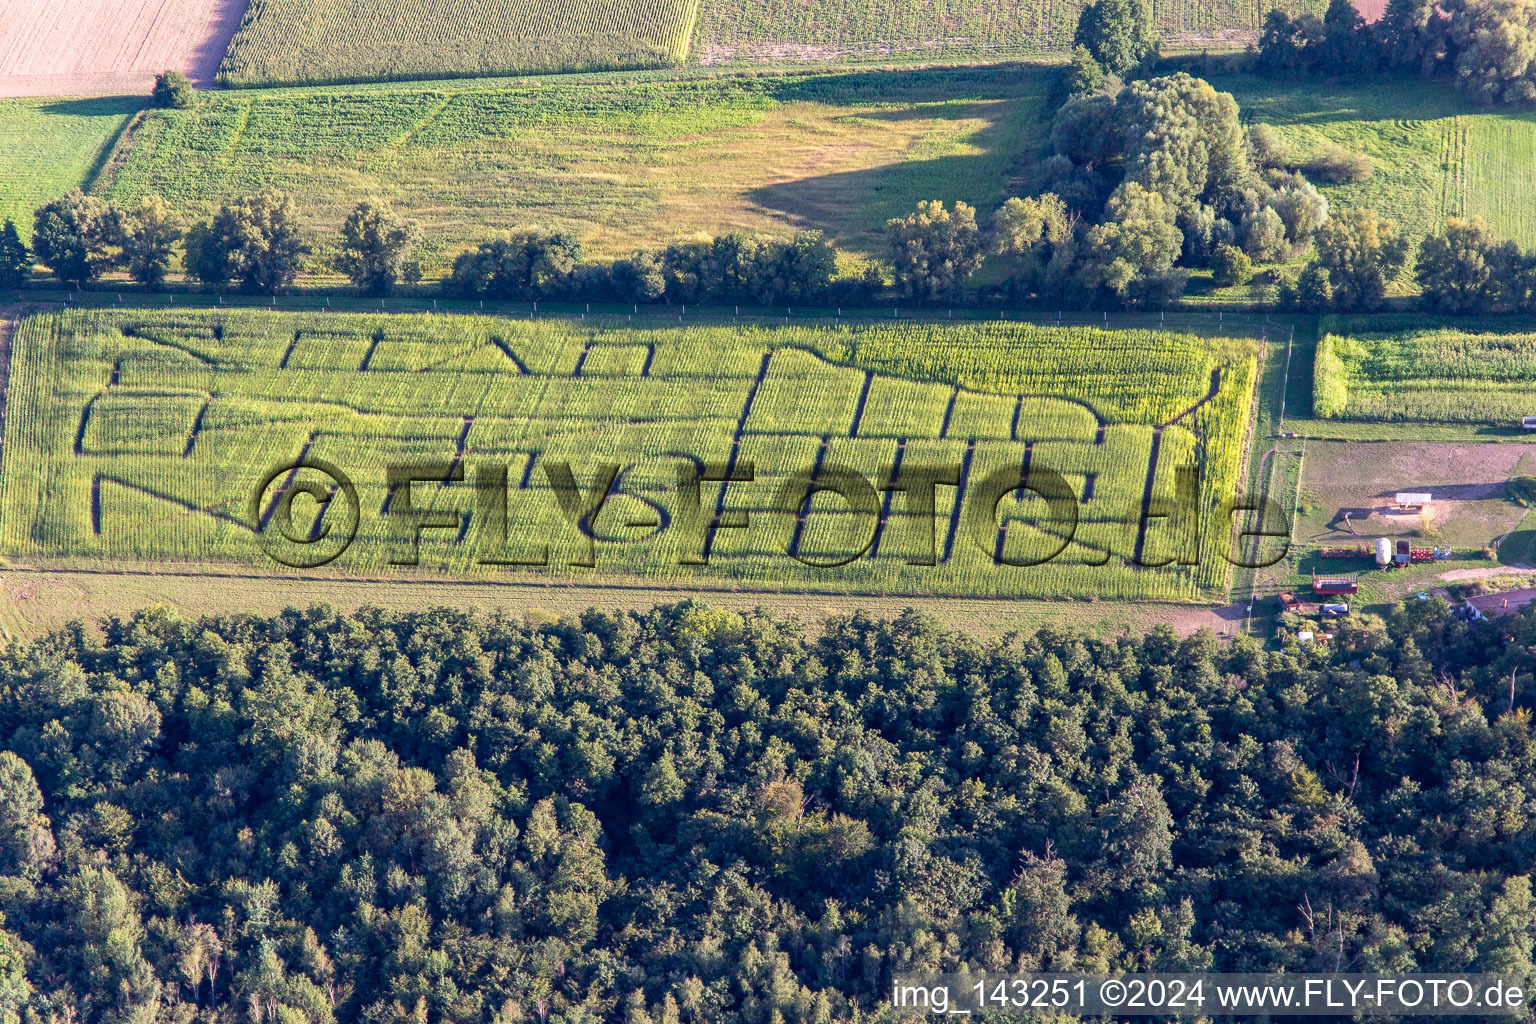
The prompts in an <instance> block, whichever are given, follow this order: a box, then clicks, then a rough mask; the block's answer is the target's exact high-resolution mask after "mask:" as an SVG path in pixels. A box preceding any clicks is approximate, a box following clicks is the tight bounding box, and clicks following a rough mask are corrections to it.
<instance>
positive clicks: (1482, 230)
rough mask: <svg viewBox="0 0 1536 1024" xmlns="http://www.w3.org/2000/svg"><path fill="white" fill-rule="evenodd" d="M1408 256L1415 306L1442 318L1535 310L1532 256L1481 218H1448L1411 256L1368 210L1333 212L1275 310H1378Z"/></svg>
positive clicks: (1393, 228)
mask: <svg viewBox="0 0 1536 1024" xmlns="http://www.w3.org/2000/svg"><path fill="white" fill-rule="evenodd" d="M1410 256H1413V280H1414V282H1415V283H1416V284H1417V285H1418V286H1419V291H1420V299H1419V302H1420V304H1421V305H1422V306H1424V307H1425V308H1426V309H1430V310H1433V311H1436V312H1441V313H1503V312H1517V311H1519V312H1529V311H1531V310H1533V309H1536V251H1529V250H1524V249H1521V248H1520V246H1519V245H1517V244H1516V243H1515V242H1513V241H1510V240H1507V239H1506V240H1500V239H1498V238H1497V237H1495V235H1494V233H1493V231H1492V230H1491V229H1490V228H1489V227H1488V224H1487V223H1486V222H1485V221H1484V220H1483V219H1482V218H1481V217H1466V218H1464V217H1451V218H1448V219H1447V220H1446V222H1445V226H1444V227H1443V229H1442V230H1440V231H1439V232H1436V233H1435V234H1431V235H1429V236H1427V237H1426V238H1425V239H1424V240H1423V241H1422V242H1421V243H1420V244H1419V247H1418V252H1417V254H1416V255H1414V254H1413V253H1412V251H1411V247H1410V245H1409V243H1408V240H1407V239H1406V238H1404V237H1403V236H1402V234H1400V233H1399V232H1398V229H1397V225H1396V224H1395V223H1394V222H1393V221H1391V220H1388V219H1386V218H1384V217H1381V216H1379V215H1378V214H1377V213H1376V212H1375V211H1373V210H1367V209H1345V210H1339V211H1336V212H1335V213H1334V214H1333V215H1332V216H1330V217H1329V218H1328V222H1327V223H1326V224H1325V225H1324V226H1323V228H1322V230H1321V231H1319V232H1318V234H1317V248H1316V254H1315V256H1314V258H1313V259H1312V260H1311V261H1310V262H1309V263H1308V264H1307V266H1306V267H1305V268H1304V269H1303V270H1302V272H1301V274H1300V276H1299V277H1297V278H1296V280H1294V281H1286V282H1284V283H1282V285H1281V289H1280V301H1281V304H1282V305H1283V306H1285V307H1287V308H1291V309H1300V310H1306V311H1310V312H1324V311H1329V310H1337V311H1341V312H1367V311H1370V310H1374V309H1378V308H1380V307H1381V305H1382V301H1383V299H1384V298H1385V297H1386V293H1387V290H1388V287H1389V286H1390V285H1391V284H1392V283H1393V282H1394V281H1395V280H1397V279H1398V277H1399V276H1400V275H1401V274H1402V273H1403V271H1404V270H1406V269H1407V267H1408V265H1409V258H1410Z"/></svg>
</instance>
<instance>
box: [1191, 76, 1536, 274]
mask: <svg viewBox="0 0 1536 1024" xmlns="http://www.w3.org/2000/svg"><path fill="white" fill-rule="evenodd" d="M1212 82H1213V84H1215V85H1216V86H1217V88H1220V89H1224V90H1227V91H1230V92H1231V93H1232V94H1233V95H1234V96H1235V97H1236V98H1237V102H1238V105H1239V106H1240V107H1241V108H1242V110H1243V115H1244V118H1245V119H1246V120H1250V121H1262V122H1265V123H1268V124H1272V125H1275V126H1276V127H1277V128H1279V129H1280V132H1281V134H1282V135H1283V136H1284V137H1285V138H1286V139H1287V140H1288V141H1289V142H1290V143H1291V144H1292V146H1293V147H1294V149H1295V151H1296V153H1297V155H1298V156H1300V157H1303V158H1305V157H1306V156H1308V155H1309V154H1311V153H1315V152H1316V151H1318V150H1320V149H1321V148H1322V147H1323V146H1324V145H1326V144H1327V143H1328V142H1336V143H1338V144H1339V145H1341V146H1343V147H1345V148H1346V149H1349V150H1353V151H1357V152H1362V153H1365V154H1367V155H1368V156H1370V157H1371V159H1372V160H1373V161H1375V164H1376V171H1375V173H1374V174H1373V175H1372V176H1371V178H1370V179H1368V180H1367V181H1363V182H1359V183H1355V184H1345V185H1328V186H1325V187H1324V189H1323V190H1324V192H1325V193H1326V194H1327V196H1328V198H1329V200H1330V201H1331V202H1334V203H1340V204H1344V205H1348V206H1368V207H1371V208H1372V209H1375V210H1377V211H1378V212H1380V213H1382V214H1384V215H1386V216H1388V217H1391V218H1392V219H1393V220H1396V221H1397V222H1398V224H1399V225H1401V226H1402V227H1403V229H1404V230H1405V231H1406V232H1407V233H1408V234H1409V235H1410V236H1413V237H1415V238H1417V237H1422V236H1423V235H1425V234H1427V233H1429V232H1430V231H1433V230H1436V229H1437V228H1439V227H1441V226H1443V225H1444V223H1445V218H1446V217H1448V216H1470V215H1473V214H1476V215H1477V216H1480V217H1483V218H1484V219H1485V220H1487V221H1488V223H1489V224H1490V225H1491V226H1492V227H1493V229H1494V231H1495V232H1496V233H1497V234H1498V235H1499V236H1500V237H1502V238H1513V239H1515V240H1517V241H1519V242H1520V243H1521V244H1522V245H1536V205H1533V204H1532V203H1531V201H1530V197H1531V196H1532V195H1536V116H1533V115H1532V114H1531V112H1530V111H1528V110H1520V109H1515V110H1478V109H1476V108H1474V107H1471V106H1470V105H1469V104H1468V102H1467V99H1466V97H1465V96H1464V95H1462V94H1461V93H1459V92H1457V91H1456V90H1454V89H1453V88H1452V87H1451V86H1450V85H1449V84H1447V83H1444V82H1424V81H1416V80H1413V79H1394V80H1391V81H1390V82H1385V83H1384V82H1378V81H1364V82H1343V83H1336V82H1329V81H1326V80H1321V81H1319V80H1313V79H1308V80H1305V81H1297V82H1286V81H1282V80H1274V79H1261V78H1250V77H1246V76H1214V77H1213V78H1212Z"/></svg>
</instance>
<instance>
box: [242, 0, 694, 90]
mask: <svg viewBox="0 0 1536 1024" xmlns="http://www.w3.org/2000/svg"><path fill="white" fill-rule="evenodd" d="M697 12H698V0H430V2H427V3H416V4H380V3H377V2H374V0H252V3H251V6H250V8H249V9H248V10H247V12H246V15H245V18H244V20H243V21H242V22H241V25H240V28H239V30H238V31H237V32H236V33H235V37H234V39H232V40H231V41H230V46H229V52H228V53H227V54H225V57H224V62H223V64H222V65H221V66H220V68H219V80H220V81H221V82H223V83H224V84H226V85H294V84H300V83H324V82H357V81H371V80H380V79H382V80H404V79H411V78H439V77H443V76H461V75H498V74H509V73H513V72H557V71H582V70H589V69H594V68H616V67H629V68H645V67H661V66H664V65H668V64H678V63H681V62H682V61H683V60H685V59H686V58H687V56H688V43H689V38H690V37H691V36H692V34H693V25H694V19H695V17H696V15H697Z"/></svg>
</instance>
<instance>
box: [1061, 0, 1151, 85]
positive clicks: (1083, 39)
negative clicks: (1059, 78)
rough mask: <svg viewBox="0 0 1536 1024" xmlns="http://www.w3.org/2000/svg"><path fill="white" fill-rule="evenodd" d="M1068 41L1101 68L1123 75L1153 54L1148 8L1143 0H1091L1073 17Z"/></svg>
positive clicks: (1149, 11)
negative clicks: (1075, 25)
mask: <svg viewBox="0 0 1536 1024" xmlns="http://www.w3.org/2000/svg"><path fill="white" fill-rule="evenodd" d="M1072 43H1073V45H1074V46H1081V47H1083V48H1085V49H1086V50H1087V51H1088V53H1089V54H1090V55H1092V57H1093V59H1094V60H1095V61H1097V62H1098V63H1099V65H1100V66H1101V67H1102V68H1103V69H1104V70H1105V71H1107V72H1109V73H1110V74H1113V75H1122V76H1123V75H1125V74H1126V73H1127V72H1129V71H1130V70H1132V69H1133V68H1135V67H1136V66H1137V65H1138V64H1140V63H1142V62H1143V61H1145V60H1146V59H1147V58H1148V57H1153V56H1156V54H1157V46H1158V38H1157V30H1156V29H1155V28H1153V25H1152V8H1151V6H1150V5H1149V4H1148V3H1147V2H1146V0H1093V2H1092V3H1090V4H1088V5H1087V6H1086V7H1084V8H1083V10H1082V12H1081V13H1080V14H1078V16H1077V30H1076V31H1075V32H1074V33H1073V35H1072Z"/></svg>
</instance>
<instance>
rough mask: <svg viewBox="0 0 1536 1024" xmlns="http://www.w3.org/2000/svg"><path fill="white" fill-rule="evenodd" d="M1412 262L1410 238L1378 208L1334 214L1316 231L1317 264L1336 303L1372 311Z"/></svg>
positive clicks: (1337, 306)
mask: <svg viewBox="0 0 1536 1024" xmlns="http://www.w3.org/2000/svg"><path fill="white" fill-rule="evenodd" d="M1407 261H1408V240H1407V239H1406V238H1404V237H1403V236H1402V235H1401V234H1399V232H1398V230H1397V224H1396V222H1394V221H1391V220H1388V219H1387V218H1385V217H1382V216H1380V215H1379V214H1377V213H1376V211H1374V210H1368V209H1363V208H1360V207H1350V208H1347V209H1341V210H1336V211H1334V212H1333V213H1332V214H1330V215H1329V217H1328V221H1327V223H1325V224H1324V225H1323V226H1322V228H1321V229H1320V230H1319V231H1318V233H1317V259H1316V262H1317V265H1318V266H1319V267H1320V268H1322V269H1323V270H1326V271H1327V272H1328V281H1329V284H1330V285H1331V288H1332V292H1333V304H1334V306H1335V307H1336V308H1338V309H1341V310H1372V309H1376V308H1378V307H1379V306H1380V305H1381V302H1382V299H1383V298H1385V297H1386V294H1387V286H1388V285H1389V284H1391V283H1392V281H1394V280H1395V279H1396V278H1397V275H1398V274H1399V273H1400V272H1401V271H1402V269H1403V266H1404V265H1405V264H1406V263H1407Z"/></svg>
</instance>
